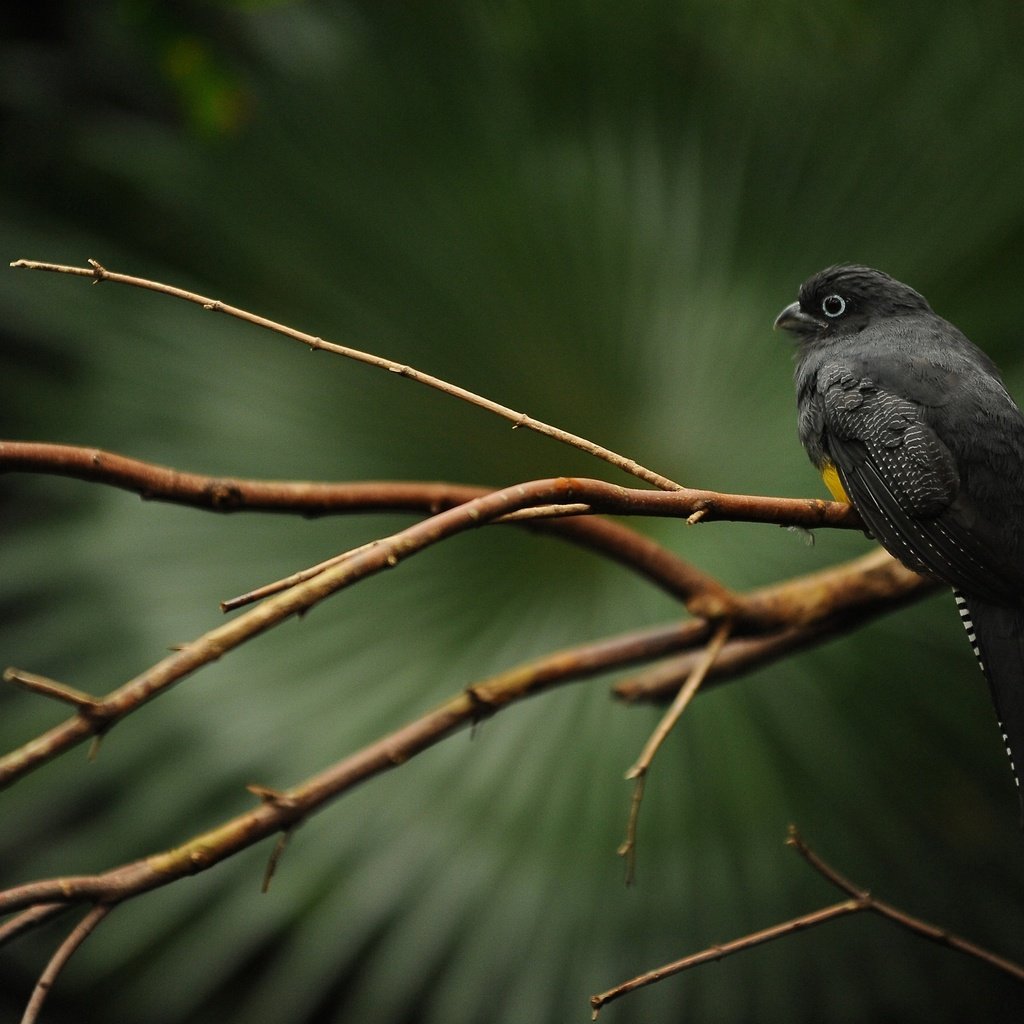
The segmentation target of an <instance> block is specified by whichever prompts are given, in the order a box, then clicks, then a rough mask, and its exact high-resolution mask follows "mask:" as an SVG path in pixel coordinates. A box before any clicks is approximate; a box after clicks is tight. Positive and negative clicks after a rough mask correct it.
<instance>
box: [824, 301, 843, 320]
mask: <svg viewBox="0 0 1024 1024" xmlns="http://www.w3.org/2000/svg"><path fill="white" fill-rule="evenodd" d="M821 311H822V313H824V314H825V316H827V317H828V318H829V319H830V320H834V319H835V318H836V317H837V316H842V315H843V314H844V313H845V312H846V299H844V298H843V297H842V295H826V296H825V298H823V299H822V300H821Z"/></svg>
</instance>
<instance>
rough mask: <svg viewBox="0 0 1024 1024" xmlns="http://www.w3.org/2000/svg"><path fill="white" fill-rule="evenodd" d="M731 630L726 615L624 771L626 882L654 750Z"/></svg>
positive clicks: (622, 853) (631, 875)
mask: <svg viewBox="0 0 1024 1024" xmlns="http://www.w3.org/2000/svg"><path fill="white" fill-rule="evenodd" d="M731 631H732V623H731V622H730V621H729V620H728V619H726V620H724V621H723V622H721V623H720V624H719V626H718V629H717V630H716V631H715V634H714V636H712V637H711V641H710V642H709V643H708V645H707V647H706V648H705V649H704V651H702V652H701V654H700V657H699V658H698V659H697V660H696V661H695V663H694V664H693V667H692V668H691V669H690V671H689V672H688V673H687V675H686V678H685V679H684V680H683V683H682V685H681V686H680V687H679V692H678V693H677V694H676V697H675V700H673V701H672V705H671V707H669V709H668V711H666V712H665V714H664V715H663V716H662V718H661V721H660V722H658V725H657V727H656V728H655V730H654V732H653V733H652V734H651V736H650V738H649V739H648V740H647V743H646V744H645V745H644V749H643V750H642V751H641V753H640V756H639V758H637V760H636V763H635V764H634V765H633V767H632V768H630V769H629V771H627V772H626V778H627V779H632V780H633V797H632V799H631V800H630V804H629V818H628V821H627V824H626V838H625V840H624V841H623V842H622V844H621V845H620V846H619V849H618V853H619V856H620V857H625V858H626V884H627V885H632V884H633V879H634V877H635V875H636V834H637V827H638V826H639V823H640V805H641V803H642V802H643V798H644V786H645V785H646V782H647V773H648V771H650V767H651V764H652V763H653V761H654V756H655V754H657V752H658V750H659V749H660V748H661V745H662V744H663V743H664V742H665V740H666V739H668V735H669V733H670V732H671V731H672V730H673V729H674V728H675V726H676V723H677V722H678V721H679V719H680V718H681V717H682V714H683V712H684V711H685V710H686V709H687V707H689V705H690V701H692V700H693V698H694V697H696V696H697V691H698V690H699V689H700V686H701V683H703V682H704V679H705V677H706V676H707V674H708V672H709V671H710V670H711V668H712V666H713V665H714V664H715V660H716V659H717V657H718V655H719V654H720V653H721V652H722V647H723V646H724V645H725V642H726V640H727V639H728V638H729V633H730V632H731Z"/></svg>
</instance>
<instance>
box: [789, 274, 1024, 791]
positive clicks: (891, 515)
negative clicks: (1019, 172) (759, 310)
mask: <svg viewBox="0 0 1024 1024" xmlns="http://www.w3.org/2000/svg"><path fill="white" fill-rule="evenodd" d="M775 326H776V327H782V328H784V329H785V330H787V331H790V332H791V333H792V334H794V335H795V336H796V340H797V345H798V347H797V355H796V374H795V378H796V393H797V408H798V433H799V436H800V440H801V442H802V443H803V446H804V448H806V450H807V454H808V455H809V456H810V459H811V462H813V463H814V465H815V466H816V467H817V468H818V469H819V470H820V471H821V474H822V476H823V477H824V480H825V483H826V485H827V486H828V488H829V490H830V491H831V492H832V494H833V495H834V496H835V498H836V499H837V500H839V501H845V502H852V504H853V505H854V507H855V508H856V509H857V512H858V513H859V514H860V517H861V519H862V520H863V522H864V524H865V526H866V527H867V529H868V530H869V531H870V533H871V534H872V535H873V536H874V537H875V538H876V539H877V540H878V541H879V542H880V543H881V544H882V545H883V547H885V548H886V549H887V550H888V551H889V553H890V554H892V555H894V556H895V557H896V558H898V559H899V560H900V561H901V562H902V563H903V564H904V565H906V566H907V567H908V568H910V569H913V570H915V571H917V572H920V573H924V574H925V575H929V576H933V577H937V578H938V579H940V580H942V581H943V582H945V583H947V584H949V585H950V586H951V587H952V588H953V592H954V596H955V598H956V603H957V606H958V610H959V613H960V618H961V619H962V621H963V624H964V626H965V628H966V629H967V636H968V639H969V640H970V642H971V646H972V647H973V648H974V653H975V655H976V656H977V659H978V662H979V664H980V665H981V668H982V671H983V672H984V673H985V677H986V678H987V679H988V682H989V686H990V688H991V692H992V700H993V702H994V703H995V707H996V714H997V716H998V718H999V723H1000V728H1001V730H1002V733H1003V740H1004V742H1005V744H1006V748H1007V753H1008V754H1009V756H1010V763H1011V767H1012V768H1013V773H1014V778H1015V779H1017V785H1018V789H1019V787H1020V781H1019V777H1018V772H1019V770H1021V769H1024V415H1022V414H1021V411H1020V409H1019V408H1018V407H1017V405H1016V403H1015V402H1014V400H1013V399H1012V398H1011V397H1010V395H1009V393H1008V392H1007V390H1006V387H1005V386H1004V384H1003V381H1002V379H1001V378H1000V376H999V371H998V370H997V369H996V367H995V365H994V364H993V363H992V361H991V360H990V359H989V358H988V356H986V355H985V354H984V353H983V352H982V351H981V350H980V349H979V348H977V347H976V346H975V345H973V344H972V343H971V342H970V341H968V339H967V338H966V337H965V336H964V335H963V334H962V333H961V332H960V331H959V330H957V328H956V327H954V326H953V325H952V324H951V323H949V322H948V321H946V320H943V319H942V317H940V316H938V315H937V314H935V313H933V312H932V309H931V307H930V306H929V305H928V303H927V302H926V301H925V299H924V298H923V297H922V296H921V295H920V294H918V292H916V291H914V289H913V288H910V287H908V286H907V285H905V284H901V283H900V282H899V281H896V280H895V279H893V278H892V277H890V276H889V275H888V274H884V273H882V272H881V271H878V270H872V269H871V268H869V267H862V266H836V267H829V268H828V269H827V270H823V271H821V272H820V273H818V274H815V275H814V276H813V277H811V278H810V279H808V280H807V281H805V282H804V283H803V285H801V287H800V294H799V299H798V300H797V301H796V302H794V303H793V304H792V305H790V306H787V307H786V308H785V309H784V310H783V311H782V312H781V313H780V314H779V316H778V318H777V319H776V321H775Z"/></svg>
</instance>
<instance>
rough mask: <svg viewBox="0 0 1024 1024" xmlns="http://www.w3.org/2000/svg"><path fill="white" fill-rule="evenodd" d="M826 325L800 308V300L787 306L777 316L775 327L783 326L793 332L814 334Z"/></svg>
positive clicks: (785, 329)
mask: <svg viewBox="0 0 1024 1024" xmlns="http://www.w3.org/2000/svg"><path fill="white" fill-rule="evenodd" d="M824 326H825V325H824V324H823V323H822V322H821V321H820V320H817V319H815V318H814V317H813V316H811V315H810V314H808V313H805V312H804V311H803V310H802V309H801V308H800V303H799V302H794V303H793V304H792V305H790V306H787V307H786V308H785V309H784V310H783V311H782V312H781V313H780V314H779V315H778V316H777V317H776V318H775V327H776V328H779V327H781V328H782V329H783V330H784V331H790V332H791V333H792V334H813V333H814V332H815V331H820V330H821V329H822V328H823V327H824Z"/></svg>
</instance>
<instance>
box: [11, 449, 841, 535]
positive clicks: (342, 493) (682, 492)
mask: <svg viewBox="0 0 1024 1024" xmlns="http://www.w3.org/2000/svg"><path fill="white" fill-rule="evenodd" d="M4 472H23V473H46V474H50V475H55V476H68V477H75V478H77V479H80V480H88V481H92V482H94V483H103V484H109V485H112V486H114V487H120V488H122V489H124V490H127V491H132V492H134V493H135V494H138V495H140V496H141V497H143V498H145V499H147V500H153V501H167V502H173V503H175V504H180V505H191V506H194V507H197V508H205V509H209V510H211V511H215V512H243V511H249V512H288V513H293V514H296V513H297V514H301V515H305V516H321V515H339V514H341V513H346V512H394V511H409V512H422V511H429V512H432V513H433V512H439V511H442V510H444V509H446V508H450V507H452V506H453V505H461V504H463V503H464V502H466V501H469V500H470V499H471V498H475V497H479V496H480V495H481V494H484V493H487V490H488V489H487V488H481V487H469V486H465V485H459V484H447V483H426V482H417V481H409V482H403V481H369V482H359V483H313V482H306V481H294V480H242V479H238V478H236V477H213V476H203V475H201V474H199V473H186V472H182V471H180V470H175V469H170V468H168V467H166V466H159V465H155V464H153V463H149V462H142V461H140V460H138V459H131V458H128V457H127V456H124V455H117V454H114V453H113V452H107V451H103V450H102V449H100V448H83V447H77V446H74V445H63V444H48V443H44V442H36V441H0V473H4ZM596 482H597V483H599V484H601V488H602V491H601V493H600V494H599V495H598V496H595V501H597V502H599V503H598V504H595V503H594V502H592V501H591V498H590V494H589V492H588V488H587V486H586V485H587V484H588V483H589V481H587V480H586V479H583V478H579V479H578V483H579V485H580V490H579V492H578V494H579V497H578V499H577V500H578V501H581V502H583V503H585V504H588V505H590V506H591V510H592V511H594V512H601V513H605V514H608V515H625V516H663V517H678V518H681V519H686V518H688V517H690V516H692V515H693V514H694V513H696V512H700V513H701V517H700V521H701V522H705V523H708V522H713V521H716V520H717V521H730V522H751V523H768V524H772V525H777V526H798V527H803V528H804V529H808V530H813V529H817V528H819V527H826V526H828V527H836V528H841V529H860V528H861V526H860V520H859V519H858V518H857V514H856V513H855V512H854V511H853V509H852V508H851V507H850V506H849V505H842V504H840V503H838V502H834V501H822V500H820V499H817V498H771V497H761V496H757V495H750V494H722V493H719V492H717V491H703V490H695V489H693V488H690V487H683V488H679V489H678V490H676V491H671V492H665V493H662V492H659V491H648V490H638V489H635V488H626V487H621V488H617V489H615V490H608V489H607V488H611V486H612V485H610V484H604V483H601V482H600V481H596Z"/></svg>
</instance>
